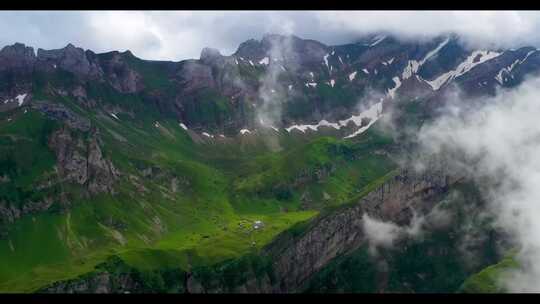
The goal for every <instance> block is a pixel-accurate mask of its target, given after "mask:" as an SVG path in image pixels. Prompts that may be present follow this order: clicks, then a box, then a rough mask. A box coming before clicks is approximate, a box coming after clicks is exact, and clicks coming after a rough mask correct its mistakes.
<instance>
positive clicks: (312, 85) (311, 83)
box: [306, 82, 317, 88]
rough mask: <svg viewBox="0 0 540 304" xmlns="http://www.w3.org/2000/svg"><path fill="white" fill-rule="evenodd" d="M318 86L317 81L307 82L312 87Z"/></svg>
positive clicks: (307, 85)
mask: <svg viewBox="0 0 540 304" xmlns="http://www.w3.org/2000/svg"><path fill="white" fill-rule="evenodd" d="M316 86H317V83H316V82H307V83H306V87H312V88H314V87H316Z"/></svg>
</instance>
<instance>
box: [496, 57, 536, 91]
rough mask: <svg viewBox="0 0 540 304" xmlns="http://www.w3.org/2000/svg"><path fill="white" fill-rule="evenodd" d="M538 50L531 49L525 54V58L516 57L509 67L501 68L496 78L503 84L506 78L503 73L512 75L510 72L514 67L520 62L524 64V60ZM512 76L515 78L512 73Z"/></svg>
mask: <svg viewBox="0 0 540 304" xmlns="http://www.w3.org/2000/svg"><path fill="white" fill-rule="evenodd" d="M534 52H536V51H530V52H528V53H527V55H525V58H523V59H522V60H519V59H516V61H514V62H513V63H512V64H511V65H510V66H508V67H505V68H503V69H501V70H500V71H499V73H498V74H497V76H495V80H497V81H498V82H499V83H500V84H501V85H502V84H503V82H504V79H503V73H505V74H507V75H510V73H511V72H512V70H513V69H514V67H516V65H518V64H522V63H523V62H525V60H527V58H529V56H530V55H531V54H532V53H534ZM510 77H512V78H513V76H512V75H510Z"/></svg>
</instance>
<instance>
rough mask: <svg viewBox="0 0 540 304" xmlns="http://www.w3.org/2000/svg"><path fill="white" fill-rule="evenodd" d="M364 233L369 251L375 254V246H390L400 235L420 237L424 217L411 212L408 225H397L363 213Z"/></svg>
mask: <svg viewBox="0 0 540 304" xmlns="http://www.w3.org/2000/svg"><path fill="white" fill-rule="evenodd" d="M362 222H363V229H364V233H365V235H366V237H367V239H368V242H369V251H370V253H371V254H372V255H376V254H377V248H392V247H393V246H394V243H395V241H397V240H398V239H399V238H401V237H413V238H416V237H421V236H422V234H423V230H422V227H423V224H424V223H425V217H423V216H418V215H417V214H416V213H414V214H413V218H412V219H411V223H410V224H409V225H408V226H398V225H396V224H395V223H393V222H384V221H380V220H378V219H375V218H372V217H370V216H369V215H368V214H366V213H364V215H363V216H362Z"/></svg>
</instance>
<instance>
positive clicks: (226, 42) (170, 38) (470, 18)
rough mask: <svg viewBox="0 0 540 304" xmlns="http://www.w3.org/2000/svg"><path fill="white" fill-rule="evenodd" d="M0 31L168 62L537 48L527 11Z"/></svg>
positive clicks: (113, 21) (126, 22)
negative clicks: (306, 47)
mask: <svg viewBox="0 0 540 304" xmlns="http://www.w3.org/2000/svg"><path fill="white" fill-rule="evenodd" d="M0 26H1V27H2V29H4V30H3V31H2V32H1V33H0V44H1V45H7V44H12V43H14V42H23V43H25V44H28V45H31V46H34V47H41V48H46V49H51V48H60V47H64V46H65V45H67V44H68V43H73V44H75V45H78V46H80V47H83V48H85V49H91V50H94V51H96V52H106V51H111V50H120V51H123V50H127V49H129V50H131V51H132V52H133V53H134V54H135V55H137V56H139V57H141V58H144V59H154V60H175V61H178V60H183V59H188V58H198V57H199V54H200V51H201V50H202V48H204V47H213V48H217V49H220V50H221V51H222V53H224V54H230V53H232V52H234V51H235V50H236V48H237V47H238V45H239V44H240V43H242V42H244V41H245V40H247V39H250V38H255V39H260V38H261V37H262V36H263V35H264V34H265V33H279V34H295V35H297V36H300V37H303V38H308V39H315V40H319V41H322V42H324V43H326V44H343V43H349V42H352V41H354V40H356V39H358V38H359V37H360V36H361V35H364V34H366V33H369V32H373V31H389V32H392V33H396V34H399V35H400V36H402V37H404V38H415V39H418V38H428V37H432V36H436V35H439V34H441V33H446V32H455V33H458V34H460V35H462V36H463V37H464V40H465V42H467V43H468V44H470V45H471V46H473V47H488V46H489V47H493V48H496V47H515V48H517V47H519V46H520V45H524V44H527V45H538V44H539V42H540V41H539V40H540V37H539V36H538V35H537V34H536V33H538V32H539V31H540V12H534V11H533V12H527V11H519V12H515V11H433V12H432V11H84V12H79V11H65V12H54V11H52V12H51V11H25V12H17V11H3V12H0Z"/></svg>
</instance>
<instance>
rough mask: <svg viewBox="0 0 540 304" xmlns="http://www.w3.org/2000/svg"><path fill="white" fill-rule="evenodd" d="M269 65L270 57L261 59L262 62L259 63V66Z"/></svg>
mask: <svg viewBox="0 0 540 304" xmlns="http://www.w3.org/2000/svg"><path fill="white" fill-rule="evenodd" d="M269 63H270V58H268V57H264V58H263V59H261V61H259V64H265V65H268V64H269Z"/></svg>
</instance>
